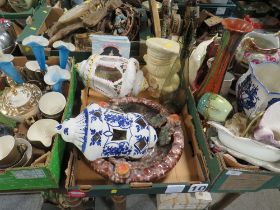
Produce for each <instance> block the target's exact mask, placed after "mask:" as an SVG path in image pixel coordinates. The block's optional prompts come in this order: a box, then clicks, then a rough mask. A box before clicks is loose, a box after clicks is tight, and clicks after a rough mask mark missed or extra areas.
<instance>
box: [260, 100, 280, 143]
mask: <svg viewBox="0 0 280 210" xmlns="http://www.w3.org/2000/svg"><path fill="white" fill-rule="evenodd" d="M279 110H280V102H276V103H274V104H272V105H271V106H270V107H269V108H268V109H267V110H266V111H265V113H264V115H263V117H262V119H261V121H260V123H259V126H258V128H257V129H256V130H255V131H254V137H255V139H256V140H258V141H260V142H263V143H266V144H269V145H272V146H275V147H278V148H280V112H279Z"/></svg>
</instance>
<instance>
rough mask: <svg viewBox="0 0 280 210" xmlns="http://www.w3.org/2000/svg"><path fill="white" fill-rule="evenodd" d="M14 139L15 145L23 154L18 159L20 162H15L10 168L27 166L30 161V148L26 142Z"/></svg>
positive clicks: (21, 139)
mask: <svg viewBox="0 0 280 210" xmlns="http://www.w3.org/2000/svg"><path fill="white" fill-rule="evenodd" d="M15 139H16V144H17V145H18V147H19V149H21V151H22V153H23V156H22V158H21V159H20V161H19V162H17V163H16V164H15V165H13V166H12V167H13V168H15V167H22V166H27V165H28V164H30V163H31V161H32V146H31V144H30V143H29V142H28V141H27V140H25V139H23V138H15Z"/></svg>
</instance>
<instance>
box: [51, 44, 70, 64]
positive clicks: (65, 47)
mask: <svg viewBox="0 0 280 210" xmlns="http://www.w3.org/2000/svg"><path fill="white" fill-rule="evenodd" d="M53 47H54V48H56V49H58V50H59V66H60V68H62V69H66V65H67V61H68V57H69V52H73V51H75V46H74V45H73V44H72V43H67V42H64V41H56V42H54V43H53Z"/></svg>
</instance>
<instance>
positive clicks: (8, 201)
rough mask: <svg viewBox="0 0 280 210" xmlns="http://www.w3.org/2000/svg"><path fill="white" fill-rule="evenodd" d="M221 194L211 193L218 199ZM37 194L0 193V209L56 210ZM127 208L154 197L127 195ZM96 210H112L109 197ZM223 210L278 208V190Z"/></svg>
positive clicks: (147, 207)
mask: <svg viewBox="0 0 280 210" xmlns="http://www.w3.org/2000/svg"><path fill="white" fill-rule="evenodd" d="M221 196H222V195H221V194H212V197H213V200H214V202H215V201H218V200H219V199H220V198H221ZM42 205H43V199H42V197H41V196H40V195H38V194H33V195H0V210H41V209H42V210H57V209H58V208H56V207H54V206H52V205H49V204H44V205H43V206H42ZM126 207H127V208H126V209H127V210H156V209H157V208H156V199H155V196H152V195H130V196H128V197H127V203H126ZM95 209H96V210H112V209H113V205H112V202H110V200H109V199H106V198H97V199H96V202H95ZM225 210H280V192H279V191H278V190H263V191H260V192H256V193H244V194H242V195H241V196H240V197H239V198H238V199H236V200H235V201H234V202H233V203H232V204H231V205H230V206H228V207H227V208H225Z"/></svg>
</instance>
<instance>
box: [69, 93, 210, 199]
mask: <svg viewBox="0 0 280 210" xmlns="http://www.w3.org/2000/svg"><path fill="white" fill-rule="evenodd" d="M82 95H83V96H82V98H83V101H82V107H81V110H83V108H84V107H86V106H87V104H89V103H91V102H93V101H94V102H96V103H97V102H98V101H106V100H108V99H107V98H105V97H104V96H102V95H101V94H99V93H97V92H95V91H93V90H90V93H88V92H86V91H83V94H82ZM146 96H147V94H145V93H141V95H140V97H146ZM185 108H186V107H185ZM182 119H183V121H184V123H183V126H184V124H185V126H184V127H185V130H186V132H185V147H184V152H183V154H182V156H181V158H180V160H179V162H178V163H177V164H176V166H175V167H174V168H173V169H172V170H171V171H170V172H169V173H168V175H167V176H166V177H165V178H163V179H162V180H161V181H158V182H155V183H130V184H112V183H109V182H108V180H105V179H104V178H103V177H101V176H100V175H98V174H97V173H96V172H94V171H93V170H92V169H90V168H89V166H88V165H87V164H86V163H85V162H84V161H83V160H81V159H79V156H78V153H77V150H76V149H74V151H73V152H72V153H71V155H70V159H69V161H68V168H67V170H66V176H67V178H66V182H65V183H66V185H65V188H66V189H67V190H68V192H69V195H70V196H75V195H77V193H78V194H79V193H80V194H81V195H83V196H88V197H94V196H105V195H129V194H164V193H171V192H172V193H173V192H177V193H181V192H182V193H186V192H196V191H206V190H207V188H208V178H207V173H206V171H207V169H205V167H206V166H205V164H204V162H203V161H201V160H202V159H203V158H202V157H201V154H202V152H201V151H200V150H199V147H198V146H197V142H196V140H195V139H194V138H193V135H194V133H195V131H194V128H193V127H191V126H189V125H190V124H191V117H190V116H189V115H188V113H187V112H184V114H183V115H182ZM191 129H192V130H191Z"/></svg>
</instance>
